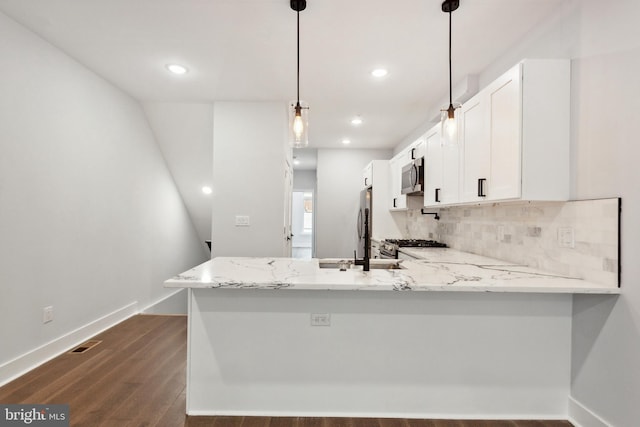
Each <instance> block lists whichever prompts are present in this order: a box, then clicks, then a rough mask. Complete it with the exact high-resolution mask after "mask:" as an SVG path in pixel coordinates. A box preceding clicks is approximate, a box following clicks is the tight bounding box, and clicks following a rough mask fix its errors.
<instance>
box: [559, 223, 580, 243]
mask: <svg viewBox="0 0 640 427" xmlns="http://www.w3.org/2000/svg"><path fill="white" fill-rule="evenodd" d="M558 245H559V246H560V247H561V248H575V246H576V242H575V237H574V233H573V227H560V228H558Z"/></svg>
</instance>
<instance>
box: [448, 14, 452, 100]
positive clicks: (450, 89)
mask: <svg viewBox="0 0 640 427" xmlns="http://www.w3.org/2000/svg"><path fill="white" fill-rule="evenodd" d="M452 92H453V86H452V83H451V9H449V105H453V96H452Z"/></svg>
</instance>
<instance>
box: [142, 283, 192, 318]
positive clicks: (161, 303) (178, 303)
mask: <svg viewBox="0 0 640 427" xmlns="http://www.w3.org/2000/svg"><path fill="white" fill-rule="evenodd" d="M140 312H141V313H144V314H164V315H174V314H179V315H186V314H187V291H186V289H178V290H176V291H175V292H172V293H170V294H169V295H167V296H164V297H162V298H160V299H159V300H157V301H155V302H153V303H151V304H149V305H148V306H146V307H145V308H143V309H142V310H141V311H140Z"/></svg>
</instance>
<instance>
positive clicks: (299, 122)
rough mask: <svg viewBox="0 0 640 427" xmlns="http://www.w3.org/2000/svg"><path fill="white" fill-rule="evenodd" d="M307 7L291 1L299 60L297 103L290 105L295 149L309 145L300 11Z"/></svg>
mask: <svg viewBox="0 0 640 427" xmlns="http://www.w3.org/2000/svg"><path fill="white" fill-rule="evenodd" d="M306 7H307V1H306V0H291V9H293V10H294V11H295V12H296V17H297V30H296V35H297V60H298V66H297V71H296V80H297V97H296V101H295V103H294V102H291V103H290V105H289V140H290V142H291V146H292V147H294V148H301V147H306V146H307V145H309V133H308V131H309V106H308V105H306V104H305V103H304V102H301V101H300V11H302V10H305V9H306Z"/></svg>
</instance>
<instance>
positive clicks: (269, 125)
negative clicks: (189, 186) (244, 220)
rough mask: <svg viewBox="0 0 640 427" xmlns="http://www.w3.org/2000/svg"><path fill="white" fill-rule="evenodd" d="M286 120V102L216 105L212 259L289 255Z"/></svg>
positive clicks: (226, 103)
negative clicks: (286, 237) (240, 223)
mask: <svg viewBox="0 0 640 427" xmlns="http://www.w3.org/2000/svg"><path fill="white" fill-rule="evenodd" d="M287 120H288V119H287V110H286V103H280V102H216V103H215V104H214V118H213V182H214V186H213V211H212V216H213V218H212V230H211V240H212V242H211V245H212V255H213V256H283V255H284V229H283V227H284V212H285V211H284V193H285V187H284V170H285V147H286V142H287ZM236 215H247V216H249V217H250V224H251V225H250V226H249V227H236V226H235V217H236Z"/></svg>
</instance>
